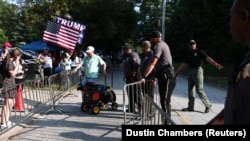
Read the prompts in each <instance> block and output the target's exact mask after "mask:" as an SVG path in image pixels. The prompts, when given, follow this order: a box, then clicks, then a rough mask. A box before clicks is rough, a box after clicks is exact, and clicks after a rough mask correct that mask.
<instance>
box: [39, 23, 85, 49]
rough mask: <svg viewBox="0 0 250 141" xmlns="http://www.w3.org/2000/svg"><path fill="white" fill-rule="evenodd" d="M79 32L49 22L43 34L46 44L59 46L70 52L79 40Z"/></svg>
mask: <svg viewBox="0 0 250 141" xmlns="http://www.w3.org/2000/svg"><path fill="white" fill-rule="evenodd" d="M79 34H80V33H79V31H77V30H74V29H71V28H69V27H66V26H64V25H61V24H58V23H55V22H51V21H48V22H47V26H46V30H45V31H44V34H43V40H44V41H45V42H49V43H54V44H57V45H58V46H60V47H63V48H65V49H68V50H74V48H75V46H76V43H77V42H78V40H79Z"/></svg>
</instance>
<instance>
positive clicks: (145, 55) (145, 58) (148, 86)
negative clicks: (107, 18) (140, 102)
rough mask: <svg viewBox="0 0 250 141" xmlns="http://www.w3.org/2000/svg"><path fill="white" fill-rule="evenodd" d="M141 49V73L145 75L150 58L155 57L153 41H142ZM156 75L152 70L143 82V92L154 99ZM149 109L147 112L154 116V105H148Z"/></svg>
mask: <svg viewBox="0 0 250 141" xmlns="http://www.w3.org/2000/svg"><path fill="white" fill-rule="evenodd" d="M141 49H142V53H141V54H140V59H141V63H140V69H139V71H140V75H143V74H144V72H145V70H146V68H147V66H148V64H149V62H150V60H151V59H152V57H153V51H152V50H151V43H150V42H149V41H147V40H145V41H143V42H142V43H141ZM155 79H156V78H155V76H154V72H153V71H152V72H151V73H150V74H149V75H148V76H147V78H145V83H143V84H142V92H143V95H145V94H147V95H148V96H150V97H151V98H152V99H154V89H155V86H156V80H155ZM146 110H148V111H146V113H148V114H149V115H148V116H152V115H151V114H152V112H153V109H152V105H149V106H148V109H146Z"/></svg>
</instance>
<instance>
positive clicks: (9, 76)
mask: <svg viewBox="0 0 250 141" xmlns="http://www.w3.org/2000/svg"><path fill="white" fill-rule="evenodd" d="M20 58H21V52H20V50H19V49H14V50H12V51H11V52H10V53H9V54H6V57H5V59H4V60H3V65H4V67H3V70H1V71H3V74H4V75H3V77H4V78H3V87H2V96H3V98H4V105H3V107H2V111H1V127H2V128H6V127H11V126H13V125H14V123H12V122H11V121H9V119H10V109H12V107H13V106H14V99H15V98H16V96H17V90H16V82H15V75H16V74H17V73H18V67H15V65H16V66H19V63H20Z"/></svg>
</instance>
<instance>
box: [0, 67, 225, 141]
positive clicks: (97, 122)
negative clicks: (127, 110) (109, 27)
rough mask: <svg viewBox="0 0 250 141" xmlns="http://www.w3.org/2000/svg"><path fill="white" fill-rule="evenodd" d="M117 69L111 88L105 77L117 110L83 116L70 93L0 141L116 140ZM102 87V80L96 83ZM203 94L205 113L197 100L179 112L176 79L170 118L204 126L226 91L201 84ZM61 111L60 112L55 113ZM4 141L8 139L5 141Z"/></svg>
mask: <svg viewBox="0 0 250 141" xmlns="http://www.w3.org/2000/svg"><path fill="white" fill-rule="evenodd" d="M122 76H123V75H122V70H121V68H115V69H114V71H113V85H112V84H111V77H108V78H107V80H106V82H107V85H112V86H113V89H114V91H115V93H116V96H117V103H118V105H119V107H118V109H117V111H112V110H111V107H110V105H108V107H107V109H101V111H100V113H99V114H97V115H93V114H91V113H90V112H87V113H84V112H82V111H81V109H80V106H81V103H82V98H81V96H82V95H81V92H80V91H76V90H72V91H71V94H69V95H67V96H66V97H65V98H63V99H62V101H60V102H59V103H58V104H57V106H56V110H54V111H52V112H49V114H40V115H37V116H36V117H34V118H33V119H32V120H30V122H28V124H22V125H19V126H18V127H15V128H13V129H11V130H10V131H9V132H7V133H6V134H5V135H3V136H4V137H5V138H3V136H2V138H0V140H1V141H5V140H11V141H27V140H30V141H33V140H36V141H59V140H60V141H68V140H74V141H120V140H121V125H122V124H123V123H124V119H123V111H122V106H123V99H122V95H123V94H122V90H123V86H124V82H123V81H122ZM98 81H99V82H98V83H100V84H104V77H103V76H101V77H100V79H99V80H98ZM205 91H206V93H207V96H208V98H209V99H210V101H211V103H212V111H211V112H210V113H207V114H205V113H204V110H205V107H204V105H203V104H202V102H201V101H200V99H199V98H198V97H197V99H196V102H195V111H194V112H182V111H181V109H182V108H185V107H186V106H187V102H188V99H187V80H186V77H185V76H179V78H178V80H177V86H176V88H175V90H174V93H173V96H172V118H173V120H174V121H175V122H176V123H177V124H179V125H186V124H190V125H196V124H199V125H200V124H202V125H203V124H206V123H207V122H208V121H209V120H210V119H211V118H212V117H214V116H215V115H216V114H217V113H218V112H219V111H220V110H221V109H222V107H223V104H224V100H225V96H226V90H225V89H224V88H221V87H217V86H215V85H210V84H207V83H206V85H205ZM60 109H61V110H62V111H63V112H62V113H60V112H58V111H57V110H60ZM6 138H8V139H6Z"/></svg>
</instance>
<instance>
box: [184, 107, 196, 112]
mask: <svg viewBox="0 0 250 141" xmlns="http://www.w3.org/2000/svg"><path fill="white" fill-rule="evenodd" d="M182 111H185V112H187V111H194V109H191V108H183V109H182Z"/></svg>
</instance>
